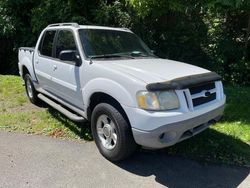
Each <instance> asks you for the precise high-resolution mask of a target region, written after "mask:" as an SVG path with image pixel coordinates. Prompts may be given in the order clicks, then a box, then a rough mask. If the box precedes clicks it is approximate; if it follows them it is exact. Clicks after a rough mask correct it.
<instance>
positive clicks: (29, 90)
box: [26, 80, 33, 98]
mask: <svg viewBox="0 0 250 188" xmlns="http://www.w3.org/2000/svg"><path fill="white" fill-rule="evenodd" d="M26 84H27V91H28V95H29V98H32V97H33V92H32V86H31V82H30V80H27V82H26Z"/></svg>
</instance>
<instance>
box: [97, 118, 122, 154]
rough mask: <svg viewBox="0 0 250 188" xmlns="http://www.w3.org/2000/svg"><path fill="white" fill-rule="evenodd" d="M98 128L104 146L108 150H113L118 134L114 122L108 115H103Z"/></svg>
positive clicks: (98, 122)
mask: <svg viewBox="0 0 250 188" xmlns="http://www.w3.org/2000/svg"><path fill="white" fill-rule="evenodd" d="M96 128H97V134H98V137H99V139H100V140H101V143H102V145H103V146H104V147H105V148H106V149H108V150H111V149H113V148H114V147H115V146H116V142H117V132H116V128H115V124H114V122H113V121H112V120H111V119H110V118H109V117H108V116H107V115H104V114H103V115H101V116H100V117H99V118H98V119H97V124H96Z"/></svg>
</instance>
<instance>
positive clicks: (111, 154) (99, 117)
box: [91, 103, 137, 161]
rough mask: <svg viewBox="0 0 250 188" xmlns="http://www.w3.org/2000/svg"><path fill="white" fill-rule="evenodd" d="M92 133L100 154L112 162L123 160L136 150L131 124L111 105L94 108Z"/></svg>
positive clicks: (105, 104)
mask: <svg viewBox="0 0 250 188" xmlns="http://www.w3.org/2000/svg"><path fill="white" fill-rule="evenodd" d="M91 131H92V135H93V137H94V140H95V143H96V145H97V147H98V149H99V151H100V153H101V154H102V155H103V156H104V157H105V158H107V159H108V160H110V161H120V160H123V159H125V158H127V157H129V156H130V155H132V154H133V153H134V151H135V150H136V146H137V145H136V143H135V141H134V137H133V135H132V131H131V127H130V125H129V123H128V122H127V121H126V119H125V118H124V117H123V115H122V114H121V113H120V112H119V109H116V108H114V107H113V106H111V105H110V104H107V103H101V104H98V105H97V106H96V107H95V108H94V110H93V113H92V116H91Z"/></svg>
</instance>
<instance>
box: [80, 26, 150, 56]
mask: <svg viewBox="0 0 250 188" xmlns="http://www.w3.org/2000/svg"><path fill="white" fill-rule="evenodd" d="M79 34H80V38H81V42H82V45H83V49H84V51H85V54H86V56H87V57H93V56H98V55H104V54H120V55H121V54H128V55H129V54H131V53H142V54H144V55H152V53H151V52H150V50H149V48H148V47H147V46H146V45H145V44H144V42H143V41H142V40H141V39H140V38H139V37H137V36H136V35H135V34H133V33H131V32H126V31H117V30H104V29H81V30H79Z"/></svg>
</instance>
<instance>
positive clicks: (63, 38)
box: [56, 30, 76, 58]
mask: <svg viewBox="0 0 250 188" xmlns="http://www.w3.org/2000/svg"><path fill="white" fill-rule="evenodd" d="M63 50H73V51H76V43H75V40H74V35H73V33H72V32H71V31H69V30H61V31H59V33H58V38H57V43H56V58H58V57H59V54H60V52H61V51H63Z"/></svg>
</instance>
